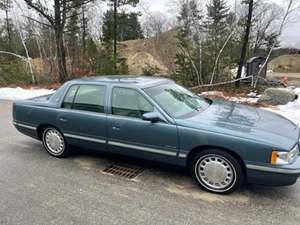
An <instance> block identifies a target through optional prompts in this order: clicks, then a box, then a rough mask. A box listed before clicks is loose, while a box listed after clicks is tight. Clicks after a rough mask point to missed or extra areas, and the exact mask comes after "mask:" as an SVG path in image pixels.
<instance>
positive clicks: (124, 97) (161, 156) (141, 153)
mask: <svg viewBox="0 0 300 225" xmlns="http://www.w3.org/2000/svg"><path fill="white" fill-rule="evenodd" d="M154 110H156V109H155V107H154V106H153V105H152V104H151V103H150V102H149V101H148V100H147V99H146V98H145V96H144V95H143V94H142V93H141V92H139V91H138V90H136V89H131V88H124V87H114V88H113V89H112V95H111V115H108V118H107V120H108V146H109V149H110V151H112V152H114V153H120V154H126V155H132V156H136V157H142V158H146V159H152V160H158V161H168V162H171V161H174V162H175V161H176V155H177V151H178V143H177V127H176V125H174V124H170V123H167V122H156V123H152V122H149V121H144V120H142V115H143V114H144V113H146V112H153V111H154Z"/></svg>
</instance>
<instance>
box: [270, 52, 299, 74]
mask: <svg viewBox="0 0 300 225" xmlns="http://www.w3.org/2000/svg"><path fill="white" fill-rule="evenodd" d="M268 67H269V69H271V70H273V72H276V73H300V55H282V56H279V57H277V58H275V59H273V60H272V61H271V62H270V63H269V66H268Z"/></svg>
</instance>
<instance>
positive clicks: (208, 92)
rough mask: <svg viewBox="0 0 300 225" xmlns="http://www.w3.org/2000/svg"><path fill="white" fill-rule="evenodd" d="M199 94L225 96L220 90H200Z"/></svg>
mask: <svg viewBox="0 0 300 225" xmlns="http://www.w3.org/2000/svg"><path fill="white" fill-rule="evenodd" d="M201 95H205V96H220V97H223V98H224V97H225V96H224V94H223V92H222V91H205V92H202V93H201Z"/></svg>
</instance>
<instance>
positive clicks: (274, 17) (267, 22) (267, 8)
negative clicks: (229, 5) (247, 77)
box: [252, 1, 283, 54]
mask: <svg viewBox="0 0 300 225" xmlns="http://www.w3.org/2000/svg"><path fill="white" fill-rule="evenodd" d="M282 13H283V12H282V8H281V7H280V6H279V5H277V4H276V3H269V2H263V1H262V2H259V4H258V3H257V4H256V5H255V9H254V11H253V26H252V33H253V34H254V40H253V42H254V43H253V53H254V54H256V53H257V51H258V49H260V48H262V47H264V45H265V44H266V41H268V40H267V39H268V37H269V36H271V35H272V34H274V33H276V30H277V26H276V25H278V22H279V21H278V20H280V18H281V17H282Z"/></svg>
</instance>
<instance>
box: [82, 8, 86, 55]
mask: <svg viewBox="0 0 300 225" xmlns="http://www.w3.org/2000/svg"><path fill="white" fill-rule="evenodd" d="M86 20H87V19H86V16H85V7H84V6H82V51H83V55H85V52H86V24H87V21H86Z"/></svg>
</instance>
